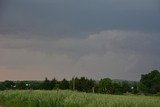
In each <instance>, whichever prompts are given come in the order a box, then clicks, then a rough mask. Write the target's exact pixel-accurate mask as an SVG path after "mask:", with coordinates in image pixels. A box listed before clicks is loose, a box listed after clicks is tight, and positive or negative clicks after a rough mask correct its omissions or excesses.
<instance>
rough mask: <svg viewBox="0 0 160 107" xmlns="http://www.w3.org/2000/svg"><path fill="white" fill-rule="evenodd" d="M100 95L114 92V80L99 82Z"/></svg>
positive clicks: (106, 79) (108, 79)
mask: <svg viewBox="0 0 160 107" xmlns="http://www.w3.org/2000/svg"><path fill="white" fill-rule="evenodd" d="M99 91H100V93H111V91H112V80H111V79H110V78H104V79H101V80H100V81H99Z"/></svg>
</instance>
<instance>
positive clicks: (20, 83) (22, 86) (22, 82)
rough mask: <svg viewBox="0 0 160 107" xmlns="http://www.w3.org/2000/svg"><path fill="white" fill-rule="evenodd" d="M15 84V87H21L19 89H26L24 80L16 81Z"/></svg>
mask: <svg viewBox="0 0 160 107" xmlns="http://www.w3.org/2000/svg"><path fill="white" fill-rule="evenodd" d="M16 85H17V89H21V90H22V89H23V90H24V89H26V83H25V82H24V81H19V82H17V83H16Z"/></svg>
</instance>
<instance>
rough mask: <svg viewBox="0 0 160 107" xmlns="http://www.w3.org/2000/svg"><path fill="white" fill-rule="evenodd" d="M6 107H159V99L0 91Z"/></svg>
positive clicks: (67, 92)
mask: <svg viewBox="0 0 160 107" xmlns="http://www.w3.org/2000/svg"><path fill="white" fill-rule="evenodd" d="M0 104H1V105H5V106H7V107H160V97H148V96H122V95H121V96H119V95H102V94H86V93H79V92H72V91H40V90H37V91H18V90H17V91H1V92H0Z"/></svg>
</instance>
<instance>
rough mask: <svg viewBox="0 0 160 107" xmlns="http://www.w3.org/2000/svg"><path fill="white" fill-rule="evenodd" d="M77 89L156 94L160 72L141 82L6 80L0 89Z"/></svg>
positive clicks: (159, 81)
mask: <svg viewBox="0 0 160 107" xmlns="http://www.w3.org/2000/svg"><path fill="white" fill-rule="evenodd" d="M10 89H13V90H16V89H19V90H26V89H32V90H53V89H54V90H59V89H61V90H77V91H80V92H95V93H104V94H105V93H107V94H123V93H132V94H142V93H144V94H156V93H159V92H160V72H159V71H157V70H154V71H152V72H150V73H148V74H145V75H142V76H141V80H140V82H133V81H120V80H118V81H117V80H111V79H110V78H103V79H101V80H99V81H95V80H93V79H87V78H85V77H81V78H78V77H76V78H72V80H70V81H68V80H66V79H63V80H62V81H58V80H56V79H55V78H54V79H52V80H48V79H47V78H45V80H44V81H8V80H7V81H4V82H1V83H0V90H10Z"/></svg>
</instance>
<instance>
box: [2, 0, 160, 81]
mask: <svg viewBox="0 0 160 107" xmlns="http://www.w3.org/2000/svg"><path fill="white" fill-rule="evenodd" d="M159 64H160V2H159V0H1V1H0V80H6V79H11V80H33V79H34V80H36V79H38V80H40V79H44V78H45V77H48V78H50V79H51V78H54V77H56V78H58V79H62V78H67V79H71V77H73V76H85V77H88V78H94V79H100V78H104V77H110V78H113V79H127V80H139V79H140V76H141V74H143V73H148V72H150V71H151V70H154V69H158V70H159V69H160V65H159Z"/></svg>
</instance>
